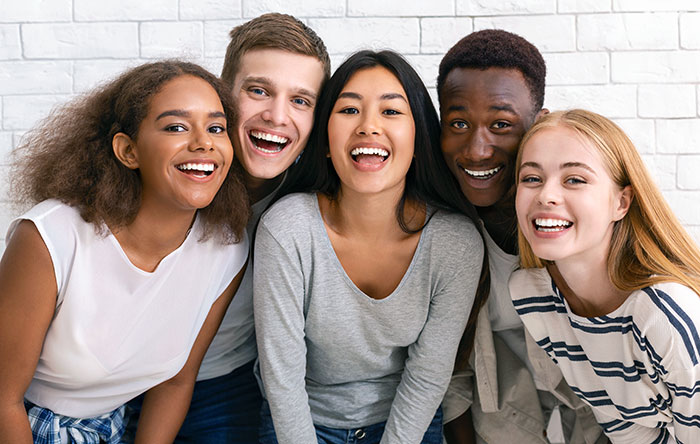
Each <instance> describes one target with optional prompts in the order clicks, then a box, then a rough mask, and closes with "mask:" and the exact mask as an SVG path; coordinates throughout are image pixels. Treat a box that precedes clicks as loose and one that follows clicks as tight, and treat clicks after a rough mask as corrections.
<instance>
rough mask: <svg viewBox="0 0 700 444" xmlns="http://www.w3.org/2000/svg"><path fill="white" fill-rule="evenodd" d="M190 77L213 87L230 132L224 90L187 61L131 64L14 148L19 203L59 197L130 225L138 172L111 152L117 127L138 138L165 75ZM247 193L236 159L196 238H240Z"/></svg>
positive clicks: (100, 225) (84, 213)
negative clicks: (202, 231) (126, 69)
mask: <svg viewBox="0 0 700 444" xmlns="http://www.w3.org/2000/svg"><path fill="white" fill-rule="evenodd" d="M184 75H189V76H195V77H198V78H200V79H202V80H204V81H206V82H207V83H209V85H211V86H212V88H214V90H215V91H216V93H217V95H218V96H219V99H220V100H221V104H222V106H223V109H224V113H225V114H226V122H227V128H228V133H229V137H231V135H232V134H233V133H234V132H235V128H234V127H235V123H236V112H235V106H234V103H233V101H232V100H233V99H232V95H231V92H230V89H229V88H228V87H227V86H226V84H225V83H224V82H222V81H220V80H219V79H217V78H216V77H215V76H214V75H213V74H211V73H209V72H208V71H206V70H205V69H204V68H202V67H200V66H198V65H195V64H193V63H188V62H183V61H178V60H165V61H160V62H155V63H147V64H144V65H141V66H138V67H136V68H132V69H130V70H128V71H126V72H125V73H123V74H121V75H120V76H119V77H117V78H116V79H115V80H113V81H111V82H108V83H106V84H105V85H103V86H101V87H99V88H97V89H96V90H94V91H93V92H91V93H88V94H86V95H84V96H82V97H79V98H77V99H76V100H74V101H72V102H70V103H68V104H67V105H65V106H63V107H61V108H59V109H57V110H54V111H52V113H51V114H50V115H49V116H48V117H47V118H46V119H45V120H43V121H42V122H41V123H40V124H39V126H37V127H36V128H35V129H33V130H32V131H30V132H28V133H27V134H26V135H25V137H24V139H23V141H22V143H21V145H20V146H19V147H18V148H17V150H16V156H17V158H16V159H15V160H14V166H15V168H14V171H15V173H14V174H13V177H12V192H13V194H14V195H15V196H17V197H18V198H19V199H20V200H22V201H24V202H31V203H38V202H41V201H43V200H46V199H58V200H60V201H62V202H64V203H66V204H68V205H71V206H73V207H75V208H77V209H78V211H79V212H80V215H81V217H82V218H83V219H84V220H85V221H86V222H89V223H92V224H94V225H95V228H96V230H97V231H98V232H104V231H103V230H104V228H105V227H104V224H107V225H110V226H111V227H112V228H115V227H123V226H126V225H128V224H129V223H131V222H132V221H133V220H134V218H135V217H136V214H137V212H138V210H139V208H140V206H141V189H142V183H141V177H140V174H139V172H138V170H131V169H129V168H127V167H126V166H124V165H123V164H122V163H121V162H120V161H119V160H118V159H117V157H116V156H115V155H114V152H113V150H112V138H113V137H114V135H115V134H116V133H118V132H123V133H125V134H127V135H128V136H129V137H131V138H132V139H134V140H136V138H137V135H138V131H139V126H140V124H141V122H142V121H143V119H144V118H145V117H146V114H147V113H148V108H149V106H150V102H151V98H152V97H153V96H154V95H155V94H156V93H158V91H159V90H160V89H161V88H162V87H163V86H164V85H165V84H166V83H167V82H169V81H170V80H172V79H175V78H177V77H179V76H184ZM248 214H249V204H248V195H247V193H246V190H245V187H244V186H243V182H242V180H241V167H240V164H238V162H236V161H234V162H233V164H232V165H231V168H230V170H229V172H228V175H227V176H226V179H225V180H224V182H223V185H222V186H221V188H220V189H219V191H218V193H217V194H216V196H215V197H214V199H213V200H212V202H211V203H210V204H209V205H208V206H207V207H205V208H203V209H201V210H199V215H200V218H201V220H202V222H203V224H202V225H203V227H204V235H203V238H202V240H204V239H207V238H209V237H210V236H211V235H216V236H217V237H218V238H219V239H220V241H221V242H222V243H232V242H237V241H238V240H240V238H241V236H242V234H243V230H244V229H245V225H246V223H247V220H248Z"/></svg>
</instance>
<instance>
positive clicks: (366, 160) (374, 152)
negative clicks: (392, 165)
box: [350, 147, 389, 165]
mask: <svg viewBox="0 0 700 444" xmlns="http://www.w3.org/2000/svg"><path fill="white" fill-rule="evenodd" d="M350 155H351V156H352V160H354V161H355V162H357V163H361V164H365V165H377V164H380V163H382V162H384V161H385V160H386V159H388V158H389V151H387V150H385V149H383V148H366V147H359V148H355V149H353V150H352V151H350Z"/></svg>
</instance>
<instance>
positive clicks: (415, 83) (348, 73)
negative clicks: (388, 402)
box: [281, 50, 490, 363]
mask: <svg viewBox="0 0 700 444" xmlns="http://www.w3.org/2000/svg"><path fill="white" fill-rule="evenodd" d="M376 66H381V67H383V68H386V69H387V70H389V71H390V72H391V73H393V74H394V75H395V76H396V78H397V79H398V81H399V82H400V83H401V86H403V89H404V91H405V92H406V95H407V97H408V103H409V105H410V107H411V113H412V114H413V120H414V122H415V142H414V158H413V160H412V161H411V166H410V168H409V170H408V172H407V174H406V186H405V187H404V192H403V195H402V196H401V199H400V201H399V203H398V205H397V207H396V218H397V221H398V223H399V226H400V227H401V229H402V230H403V231H405V232H407V233H411V232H417V231H420V229H418V230H411V229H410V228H409V227H408V225H407V223H406V221H405V219H404V207H405V204H406V201H407V200H412V201H416V202H419V203H424V204H428V205H429V206H430V207H432V208H434V209H435V210H443V211H448V212H456V213H462V214H464V215H465V216H467V217H468V218H469V219H471V220H472V222H474V225H475V226H476V227H477V229H479V232H481V224H480V222H479V216H478V215H477V212H476V209H475V208H474V206H473V205H472V204H471V203H470V202H469V201H468V200H467V199H466V198H465V197H464V194H462V191H461V189H460V188H459V185H458V183H457V180H456V179H455V177H454V176H453V175H452V173H451V172H450V170H449V169H448V167H447V164H446V163H445V160H444V159H443V157H442V152H441V150H440V122H439V120H438V116H437V112H436V111H435V107H434V106H433V102H432V100H431V98H430V95H429V94H428V90H427V89H426V88H425V85H424V84H423V82H422V80H421V79H420V76H418V73H416V71H415V70H414V69H413V68H412V67H411V65H410V64H409V63H408V62H407V61H406V60H405V59H404V58H403V57H402V56H401V55H399V54H397V53H396V52H393V51H388V50H385V51H379V52H376V51H371V50H363V51H359V52H357V53H355V54H353V55H352V56H350V57H349V58H348V59H347V60H345V62H343V64H342V65H340V66H339V67H338V69H337V70H336V71H335V73H334V74H333V75H332V76H331V78H330V80H328V82H326V84H325V86H324V88H323V91H322V92H321V95H320V97H319V100H318V103H317V104H316V109H315V113H314V122H315V123H314V129H313V130H312V132H311V135H310V137H309V143H308V145H307V147H306V149H305V150H304V153H303V154H302V156H301V158H300V159H299V161H298V162H297V164H296V165H294V166H293V167H292V168H291V169H290V172H289V177H288V180H287V181H286V182H287V183H286V184H285V186H284V189H283V190H282V193H281V195H285V194H290V193H294V192H312V193H323V194H325V195H326V196H328V197H329V198H330V199H331V200H333V199H335V198H336V197H337V195H338V192H339V190H340V178H339V177H338V174H337V173H336V171H335V169H334V168H333V164H332V162H331V160H330V159H329V158H328V157H327V156H326V154H327V153H328V151H329V143H328V121H329V119H330V115H331V112H332V110H333V106H334V105H335V102H336V101H337V99H338V96H339V95H340V93H341V92H342V90H343V88H344V87H345V85H346V84H347V82H348V81H349V80H350V78H351V77H352V76H353V75H354V74H355V73H356V72H357V71H360V70H362V69H367V68H373V67H376ZM433 214H434V213H433ZM430 216H432V215H430ZM430 216H428V218H426V221H427V220H429V217H430ZM426 223H427V222H426ZM489 281H490V280H489V272H488V258H487V255H486V254H484V262H483V264H482V271H481V277H480V279H479V287H478V289H477V292H476V298H475V300H474V307H473V308H472V313H471V314H470V316H469V322H468V324H467V329H466V331H465V335H464V338H463V339H462V344H461V346H460V353H459V355H458V362H461V363H464V362H465V361H466V359H467V358H468V357H469V353H470V352H471V348H472V344H473V339H474V332H475V328H476V315H477V314H478V312H479V310H480V309H481V307H482V306H483V304H484V303H485V302H486V298H487V296H488V292H489Z"/></svg>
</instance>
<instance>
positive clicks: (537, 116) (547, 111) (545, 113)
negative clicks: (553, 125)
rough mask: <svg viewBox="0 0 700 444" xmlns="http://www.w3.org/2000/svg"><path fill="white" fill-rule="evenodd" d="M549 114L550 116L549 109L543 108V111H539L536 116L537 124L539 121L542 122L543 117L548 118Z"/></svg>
mask: <svg viewBox="0 0 700 444" xmlns="http://www.w3.org/2000/svg"><path fill="white" fill-rule="evenodd" d="M547 114H549V110H548V109H547V108H542V109H541V110H539V112H538V113H537V114H536V115H535V122H537V121H538V120H540V119H541V118H542V117H544V116H546V115H547Z"/></svg>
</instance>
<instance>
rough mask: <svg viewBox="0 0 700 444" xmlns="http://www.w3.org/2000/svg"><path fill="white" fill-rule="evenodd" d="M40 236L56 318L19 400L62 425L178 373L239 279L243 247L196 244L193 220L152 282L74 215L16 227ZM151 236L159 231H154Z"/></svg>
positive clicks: (36, 212) (44, 215)
mask: <svg viewBox="0 0 700 444" xmlns="http://www.w3.org/2000/svg"><path fill="white" fill-rule="evenodd" d="M23 219H28V220H31V221H32V222H33V223H34V225H35V226H36V227H37V229H38V231H39V234H40V235H41V237H42V239H43V241H44V243H45V244H46V247H47V249H48V251H49V254H50V256H51V260H52V261H53V267H54V275H55V277H56V285H57V288H58V295H57V304H56V311H55V314H54V318H53V320H52V321H51V324H50V326H49V329H48V331H47V333H46V338H45V340H44V346H43V349H42V351H41V355H40V358H39V362H38V365H37V368H36V371H35V374H34V377H33V379H32V382H31V384H30V386H29V389H28V390H27V392H26V394H25V398H26V399H27V400H29V401H31V402H32V403H34V404H36V405H38V406H41V407H46V408H49V409H51V410H53V411H54V412H56V413H59V414H61V415H66V416H72V417H78V418H86V417H93V416H97V415H101V414H104V413H107V412H110V411H112V410H114V409H116V408H118V407H119V406H121V405H122V404H124V403H125V402H127V401H129V400H130V399H132V398H133V397H135V396H137V395H139V394H140V393H142V392H144V391H146V390H148V389H149V388H151V387H153V386H155V385H157V384H159V383H161V382H163V381H165V380H167V379H169V378H171V377H173V376H174V375H176V374H177V373H178V372H179V371H180V370H181V369H182V367H183V366H184V364H185V362H186V360H187V358H188V356H189V353H190V350H191V349H192V345H193V344H194V341H195V339H196V337H197V334H198V333H199V330H200V329H201V327H202V325H203V324H204V320H205V319H206V317H207V315H208V313H209V310H210V308H211V306H212V304H213V303H214V302H215V301H216V299H217V298H218V297H219V296H220V295H221V293H222V292H223V291H224V290H225V289H226V287H227V286H228V285H229V284H230V283H231V281H232V279H233V278H234V277H235V276H236V274H237V273H238V272H239V271H240V270H241V268H242V267H243V265H244V264H245V261H246V259H247V256H248V240H247V238H244V239H243V240H242V241H241V242H239V243H237V244H232V245H223V244H221V243H220V242H219V241H218V240H217V239H216V238H210V239H208V240H207V241H204V242H201V241H200V238H201V224H200V221H199V218H196V220H195V222H194V225H193V226H192V229H191V231H190V233H189V234H188V236H187V238H186V239H185V240H184V242H183V243H182V244H181V245H180V246H179V247H178V248H177V249H176V250H175V251H173V252H172V253H170V254H169V255H167V256H166V257H165V258H163V260H162V261H161V262H160V264H158V267H157V268H156V269H155V270H154V271H153V272H147V271H144V270H141V269H139V268H137V267H136V266H134V265H133V264H132V263H131V262H130V261H129V258H128V257H127V256H126V254H125V253H124V251H123V250H122V248H121V246H120V245H119V243H118V242H117V239H116V238H115V237H114V236H113V235H112V234H111V233H110V232H109V231H108V230H106V235H105V234H104V233H98V232H96V230H95V226H94V225H93V224H91V223H87V222H85V221H84V220H83V219H82V218H81V217H80V214H79V213H78V211H77V210H76V209H75V208H73V207H70V206H68V205H66V204H63V203H61V202H59V201H57V200H47V201H44V202H41V203H39V204H38V205H36V206H35V207H33V208H32V209H31V210H30V211H29V212H27V213H26V214H24V215H23V216H21V217H19V218H18V219H16V220H14V221H13V222H12V224H11V225H10V228H9V231H8V234H7V239H9V238H10V237H11V236H12V233H13V231H14V230H15V228H16V227H17V224H18V223H19V221H20V220H23ZM153 229H154V230H157V229H158V227H154V228H153Z"/></svg>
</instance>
